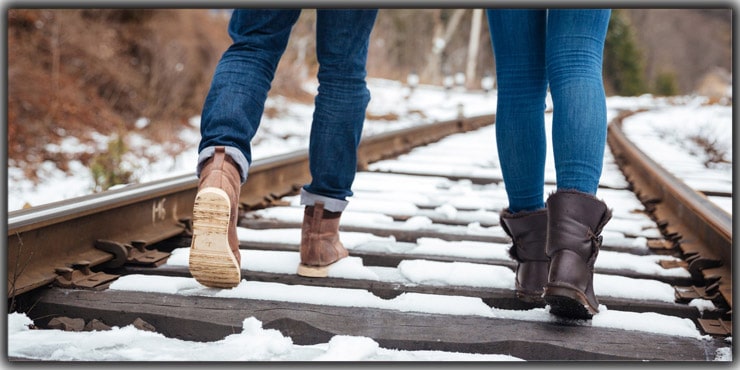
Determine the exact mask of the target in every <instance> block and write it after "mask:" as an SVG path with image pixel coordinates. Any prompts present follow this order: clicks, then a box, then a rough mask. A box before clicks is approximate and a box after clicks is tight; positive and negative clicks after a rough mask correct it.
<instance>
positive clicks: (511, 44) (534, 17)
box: [487, 9, 547, 213]
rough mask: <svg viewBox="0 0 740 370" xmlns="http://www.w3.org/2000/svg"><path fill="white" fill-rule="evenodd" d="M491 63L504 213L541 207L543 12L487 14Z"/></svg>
mask: <svg viewBox="0 0 740 370" xmlns="http://www.w3.org/2000/svg"><path fill="white" fill-rule="evenodd" d="M487 15H488V24H489V30H490V33H491V41H492V43H493V50H494V54H495V60H496V76H497V79H498V102H497V109H496V145H497V149H498V155H499V161H500V164H501V172H502V174H503V178H504V184H505V186H506V193H507V196H508V199H509V210H510V211H511V212H512V213H516V212H519V211H534V210H537V209H541V208H543V207H544V202H543V198H544V195H543V192H544V190H543V187H544V176H545V175H544V172H545V155H546V152H547V151H546V148H547V147H546V146H547V140H546V134H545V121H544V113H545V97H546V94H547V76H546V73H545V64H544V63H545V15H546V13H545V11H544V10H535V9H523V10H522V9H517V10H509V9H495V10H488V11H487Z"/></svg>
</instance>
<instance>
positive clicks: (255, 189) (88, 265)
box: [7, 115, 495, 297]
mask: <svg viewBox="0 0 740 370" xmlns="http://www.w3.org/2000/svg"><path fill="white" fill-rule="evenodd" d="M494 120H495V117H494V116H493V115H486V116H479V117H472V118H459V119H455V120H451V121H444V122H437V123H430V124H425V125H420V126H416V127H411V128H406V129H401V130H396V131H392V132H387V133H383V134H379V135H374V136H371V137H367V138H364V139H363V140H362V142H361V144H360V147H359V149H358V158H359V161H358V166H359V167H364V166H366V165H367V163H369V162H373V161H376V160H379V159H382V158H386V157H392V156H396V155H399V154H402V153H404V152H406V151H409V150H411V149H412V148H413V147H415V146H419V145H424V144H427V143H431V142H434V141H437V140H440V139H441V138H443V137H445V136H447V135H450V134H453V133H457V132H465V131H469V130H473V129H476V128H480V127H483V126H486V125H490V124H492V123H493V122H494ZM309 180H310V173H309V168H308V152H307V150H300V151H296V152H293V153H288V154H285V155H281V156H276V157H271V158H269V159H265V160H260V161H255V162H254V163H253V165H252V167H251V168H250V174H249V181H248V185H246V186H244V187H243V188H242V190H241V195H240V203H241V204H240V205H241V206H242V207H244V208H245V209H252V208H259V207H264V206H265V205H266V204H269V203H270V202H272V201H274V200H276V199H279V198H280V197H282V196H284V195H286V194H289V193H291V192H294V191H296V190H297V189H298V187H299V186H300V185H302V184H304V183H306V182H308V181H309ZM197 185H198V184H197V179H196V178H195V176H194V175H185V176H179V177H174V178H170V179H164V180H160V181H156V182H151V183H146V184H138V185H131V186H127V187H125V188H122V189H117V190H112V191H107V192H104V193H100V194H93V195H88V196H83V197H78V198H74V199H69V200H65V201H61V202H55V203H51V204H48V205H43V206H39V207H34V208H31V209H26V210H19V211H13V212H9V214H8V243H7V264H8V266H7V267H8V271H7V273H8V287H7V289H8V297H13V296H16V295H18V294H22V293H24V292H28V291H30V290H33V289H35V288H38V287H41V286H44V285H47V284H49V283H52V282H54V281H59V280H60V279H62V280H64V281H68V280H71V279H73V277H72V276H71V273H72V271H71V269H72V268H79V267H83V268H84V269H86V270H89V269H94V268H95V267H106V268H115V267H119V266H121V265H123V264H124V263H126V262H127V261H128V262H130V261H131V260H132V258H137V259H139V260H142V261H146V260H156V259H158V258H159V257H158V256H152V255H151V253H150V251H147V250H146V246H149V245H152V244H154V243H157V242H159V241H162V240H164V239H167V238H170V237H172V236H176V235H179V234H182V233H188V232H189V231H190V223H189V222H190V218H191V215H192V209H193V201H194V199H195V193H196V191H197ZM104 278H105V277H104V276H102V277H92V278H91V279H92V280H95V279H104ZM65 279H66V280H65Z"/></svg>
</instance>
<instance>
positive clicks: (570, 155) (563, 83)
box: [546, 9, 610, 195]
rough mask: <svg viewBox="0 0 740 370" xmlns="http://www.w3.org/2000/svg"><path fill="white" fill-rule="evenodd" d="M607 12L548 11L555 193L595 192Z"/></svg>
mask: <svg viewBox="0 0 740 370" xmlns="http://www.w3.org/2000/svg"><path fill="white" fill-rule="evenodd" d="M609 15H610V11H609V10H608V9H585V10H580V9H552V10H548V18H547V19H548V21H547V48H546V55H547V75H548V79H549V82H550V93H551V95H552V100H553V123H552V146H553V154H554V159H555V170H556V173H557V187H558V189H572V190H578V191H581V192H584V193H588V194H591V195H594V194H596V190H597V189H598V186H599V178H600V177H601V171H602V166H603V160H604V148H605V142H606V97H605V94H604V85H603V80H602V55H603V50H604V39H605V37H606V30H607V26H608V24H609Z"/></svg>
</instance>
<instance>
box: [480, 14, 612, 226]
mask: <svg viewBox="0 0 740 370" xmlns="http://www.w3.org/2000/svg"><path fill="white" fill-rule="evenodd" d="M610 15H611V11H610V10H608V9H589V10H576V9H551V10H535V9H526V10H503V9H502V10H498V9H496V10H488V11H487V16H488V25H489V30H490V32H491V42H492V43H493V49H494V54H495V59H496V75H497V78H498V103H497V111H496V142H497V146H498V155H499V160H500V162H501V171H502V174H503V178H504V184H505V186H506V192H507V196H508V199H509V209H510V211H511V212H518V211H532V210H537V209H541V208H544V207H545V204H544V202H543V192H544V189H543V187H544V181H545V180H544V177H545V175H544V171H545V155H546V148H547V139H546V134H545V118H544V112H545V97H546V95H547V88H548V85H549V87H550V94H551V96H552V102H553V122H552V148H553V153H554V159H555V172H556V176H557V188H558V189H573V190H578V191H581V192H584V193H589V194H596V190H597V189H598V186H599V178H600V177H601V171H602V166H603V159H604V146H605V143H606V97H605V95H604V86H603V81H602V76H601V71H602V54H603V50H604V39H605V37H606V30H607V26H608V24H609V17H610Z"/></svg>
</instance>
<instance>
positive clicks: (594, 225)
mask: <svg viewBox="0 0 740 370" xmlns="http://www.w3.org/2000/svg"><path fill="white" fill-rule="evenodd" d="M547 209H548V220H547V222H548V226H547V227H548V240H547V248H546V252H547V255H548V256H550V257H552V256H553V255H555V253H557V252H558V251H560V250H563V249H568V250H570V251H572V252H575V253H577V254H578V255H580V256H581V257H582V258H583V259H584V260H589V259H591V258H592V257H593V255H594V254H595V253H598V249H599V248H600V247H601V241H602V237H601V235H600V234H601V231H602V229H603V228H604V225H606V223H607V222H608V221H609V220H610V219H611V216H612V214H611V210H610V209H609V208H607V206H606V204H605V203H604V202H602V201H601V200H599V199H597V198H596V197H594V196H592V195H590V194H586V193H581V192H577V191H562V190H561V191H557V192H555V193H553V194H552V195H550V197H549V198H548V199H547Z"/></svg>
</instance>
